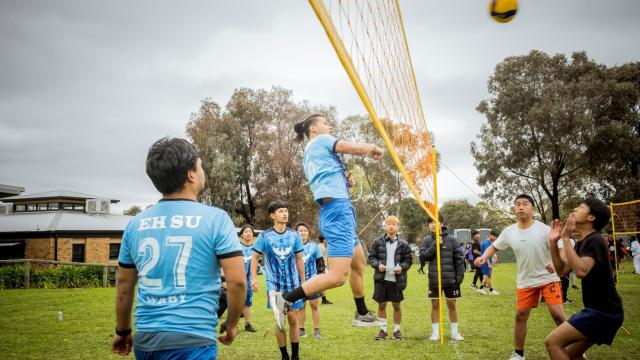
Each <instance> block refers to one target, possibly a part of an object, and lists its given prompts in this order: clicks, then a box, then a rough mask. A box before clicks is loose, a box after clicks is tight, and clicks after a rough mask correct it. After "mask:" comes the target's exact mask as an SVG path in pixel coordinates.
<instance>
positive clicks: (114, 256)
mask: <svg viewBox="0 0 640 360" xmlns="http://www.w3.org/2000/svg"><path fill="white" fill-rule="evenodd" d="M118 255H120V243H114V244H109V260H118Z"/></svg>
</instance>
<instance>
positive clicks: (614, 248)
mask: <svg viewBox="0 0 640 360" xmlns="http://www.w3.org/2000/svg"><path fill="white" fill-rule="evenodd" d="M609 211H611V235H612V236H613V262H615V265H616V268H615V271H616V281H617V280H618V254H617V251H616V249H617V247H618V246H617V245H616V222H615V221H614V213H613V203H609Z"/></svg>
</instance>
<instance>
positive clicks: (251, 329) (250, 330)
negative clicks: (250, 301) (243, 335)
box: [244, 324, 256, 332]
mask: <svg viewBox="0 0 640 360" xmlns="http://www.w3.org/2000/svg"><path fill="white" fill-rule="evenodd" d="M244 331H248V332H256V329H254V328H253V326H251V324H245V325H244Z"/></svg>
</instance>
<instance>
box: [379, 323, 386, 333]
mask: <svg viewBox="0 0 640 360" xmlns="http://www.w3.org/2000/svg"><path fill="white" fill-rule="evenodd" d="M380 330H382V331H384V332H387V323H384V324H380Z"/></svg>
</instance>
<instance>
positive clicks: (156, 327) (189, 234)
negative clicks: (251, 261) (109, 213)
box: [112, 138, 246, 359]
mask: <svg viewBox="0 0 640 360" xmlns="http://www.w3.org/2000/svg"><path fill="white" fill-rule="evenodd" d="M146 171H147V175H149V178H151V181H152V182H153V184H154V186H155V187H156V189H158V191H160V192H161V193H162V199H161V200H160V201H159V202H158V204H156V205H155V206H153V207H152V208H149V209H147V210H145V211H143V212H142V213H140V214H138V215H137V216H136V217H134V218H133V219H131V221H130V222H129V224H127V226H126V228H125V231H124V235H123V239H122V245H121V247H120V255H119V257H118V262H119V266H120V267H119V269H118V285H117V288H116V320H117V323H116V335H115V336H114V339H113V343H112V350H113V351H114V352H116V353H118V354H120V355H123V356H126V355H128V354H129V353H130V351H131V348H132V346H133V350H134V352H135V355H136V358H137V359H169V358H171V359H176V358H180V359H215V358H216V354H217V347H216V338H215V334H216V324H217V321H218V318H217V316H216V310H217V308H218V299H219V296H220V267H222V269H224V273H225V275H226V283H227V303H228V317H227V321H226V325H227V326H226V328H227V330H226V335H220V337H219V338H218V340H219V341H220V342H222V343H223V344H226V345H229V344H231V343H232V342H233V340H234V338H235V336H236V331H237V330H236V327H237V323H238V319H239V317H240V311H241V310H242V303H243V300H244V298H245V296H246V280H245V279H246V278H245V277H246V274H245V272H244V268H243V266H242V265H243V264H242V257H241V256H242V251H241V249H240V245H239V244H238V240H237V235H236V231H235V227H234V225H233V223H232V222H231V219H230V218H229V216H228V215H227V213H225V212H224V211H222V210H220V209H218V208H214V207H210V206H206V205H203V204H200V203H198V202H196V200H197V197H198V194H199V193H200V192H201V191H202V190H203V189H204V183H205V174H204V171H203V170H202V161H201V159H200V158H199V156H198V152H197V151H196V149H195V148H194V147H193V145H191V144H190V143H188V142H187V141H185V140H182V139H168V138H163V139H160V140H158V141H157V142H155V143H154V144H153V145H152V146H151V148H150V149H149V154H148V155H147V162H146ZM136 284H137V285H138V292H137V305H136V314H135V315H136V321H135V322H136V333H135V336H133V337H132V336H131V307H132V305H133V301H134V296H135V295H134V289H135V287H136Z"/></svg>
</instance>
